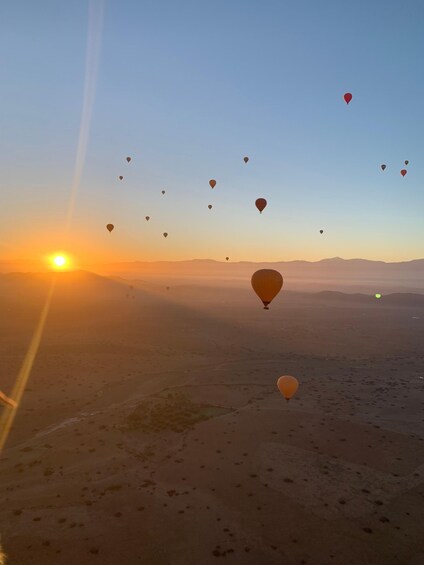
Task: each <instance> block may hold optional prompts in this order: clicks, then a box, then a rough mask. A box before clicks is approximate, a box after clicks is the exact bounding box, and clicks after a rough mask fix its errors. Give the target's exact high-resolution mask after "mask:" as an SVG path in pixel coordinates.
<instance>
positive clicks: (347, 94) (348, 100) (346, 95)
mask: <svg viewBox="0 0 424 565" xmlns="http://www.w3.org/2000/svg"><path fill="white" fill-rule="evenodd" d="M343 98H344V101H345V102H346V104H349V102H350V101H351V100H352V94H351V93H350V92H346V94H344V96H343Z"/></svg>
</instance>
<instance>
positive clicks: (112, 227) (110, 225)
mask: <svg viewBox="0 0 424 565" xmlns="http://www.w3.org/2000/svg"><path fill="white" fill-rule="evenodd" d="M114 228H115V226H114V225H113V224H107V226H106V229H107V230H108V231H110V232H111V231H112V230H113V229H114Z"/></svg>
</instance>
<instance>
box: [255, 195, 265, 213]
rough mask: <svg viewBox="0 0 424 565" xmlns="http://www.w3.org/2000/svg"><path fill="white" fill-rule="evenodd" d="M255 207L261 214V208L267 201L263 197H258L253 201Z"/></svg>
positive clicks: (262, 208)
mask: <svg viewBox="0 0 424 565" xmlns="http://www.w3.org/2000/svg"><path fill="white" fill-rule="evenodd" d="M255 205H256V208H257V209H258V210H259V212H260V213H261V214H262V210H264V209H265V206H266V205H267V201H266V200H265V198H258V199H257V200H256V202H255Z"/></svg>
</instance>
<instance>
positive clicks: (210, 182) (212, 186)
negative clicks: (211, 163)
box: [209, 179, 216, 188]
mask: <svg viewBox="0 0 424 565" xmlns="http://www.w3.org/2000/svg"><path fill="white" fill-rule="evenodd" d="M209 184H210V186H211V188H215V186H216V180H215V179H211V180H210V181H209Z"/></svg>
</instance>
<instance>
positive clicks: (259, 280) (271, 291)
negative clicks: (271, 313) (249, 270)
mask: <svg viewBox="0 0 424 565" xmlns="http://www.w3.org/2000/svg"><path fill="white" fill-rule="evenodd" d="M251 284H252V288H253V290H254V291H255V292H256V294H257V295H258V296H259V298H260V299H261V300H262V302H263V305H264V309H265V310H269V308H268V305H269V304H270V303H271V302H272V300H273V299H274V298H275V297H276V296H277V294H278V293H279V292H280V290H281V288H282V286H283V277H282V276H281V274H280V273H279V272H278V271H274V269H260V270H259V271H256V273H253V275H252V279H251Z"/></svg>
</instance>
